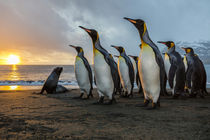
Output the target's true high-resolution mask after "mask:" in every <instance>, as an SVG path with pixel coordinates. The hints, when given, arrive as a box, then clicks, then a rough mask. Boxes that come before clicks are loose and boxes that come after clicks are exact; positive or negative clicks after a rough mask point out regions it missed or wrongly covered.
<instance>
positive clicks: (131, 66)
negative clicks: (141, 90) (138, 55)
mask: <svg viewBox="0 0 210 140" xmlns="http://www.w3.org/2000/svg"><path fill="white" fill-rule="evenodd" d="M124 58H125V62H126V64H127V65H128V68H129V77H130V81H131V84H132V86H133V84H134V69H133V64H132V62H131V60H130V58H129V57H128V56H125V57H124Z"/></svg>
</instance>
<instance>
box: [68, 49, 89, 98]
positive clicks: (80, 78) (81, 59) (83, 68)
mask: <svg viewBox="0 0 210 140" xmlns="http://www.w3.org/2000/svg"><path fill="white" fill-rule="evenodd" d="M69 46H70V47H72V48H74V49H75V50H76V51H77V56H76V58H75V64H74V71H75V76H76V79H77V82H78V85H79V88H80V91H81V95H80V96H79V97H78V98H82V96H83V95H84V93H86V94H87V99H89V97H90V96H91V97H93V94H92V90H93V76H92V70H91V67H90V64H89V63H88V61H87V59H86V58H85V56H84V51H83V49H82V48H81V47H79V46H73V45H69Z"/></svg>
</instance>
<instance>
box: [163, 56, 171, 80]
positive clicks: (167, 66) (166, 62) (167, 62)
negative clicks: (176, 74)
mask: <svg viewBox="0 0 210 140" xmlns="http://www.w3.org/2000/svg"><path fill="white" fill-rule="evenodd" d="M164 65H165V71H166V76H167V79H168V78H169V77H168V76H169V70H170V67H171V63H170V60H169V56H168V55H167V54H165V59H164Z"/></svg>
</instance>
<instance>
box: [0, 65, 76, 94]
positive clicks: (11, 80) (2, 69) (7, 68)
mask: <svg viewBox="0 0 210 140" xmlns="http://www.w3.org/2000/svg"><path fill="white" fill-rule="evenodd" d="M58 66H59V67H63V72H62V73H61V76H60V79H59V84H60V85H64V86H65V87H78V85H77V82H76V78H75V75H74V66H73V65H1V66H0V89H2V90H4V89H18V88H19V87H21V89H28V88H29V89H31V88H32V89H37V88H41V87H40V86H42V85H43V84H44V81H45V80H46V79H47V77H48V76H49V75H50V73H51V72H52V71H53V69H54V68H55V67H58ZM5 87H6V88H5ZM23 87H24V88H23Z"/></svg>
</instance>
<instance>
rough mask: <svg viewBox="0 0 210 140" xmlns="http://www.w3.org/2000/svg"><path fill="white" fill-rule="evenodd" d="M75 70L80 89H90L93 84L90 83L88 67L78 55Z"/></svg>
mask: <svg viewBox="0 0 210 140" xmlns="http://www.w3.org/2000/svg"><path fill="white" fill-rule="evenodd" d="M74 70H75V76H76V79H77V82H78V85H79V87H80V89H83V90H88V89H90V87H91V85H90V80H89V74H88V70H87V69H86V67H85V65H84V62H83V60H82V59H81V58H80V57H78V56H77V57H76V60H75V65H74ZM86 92H88V91H86Z"/></svg>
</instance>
